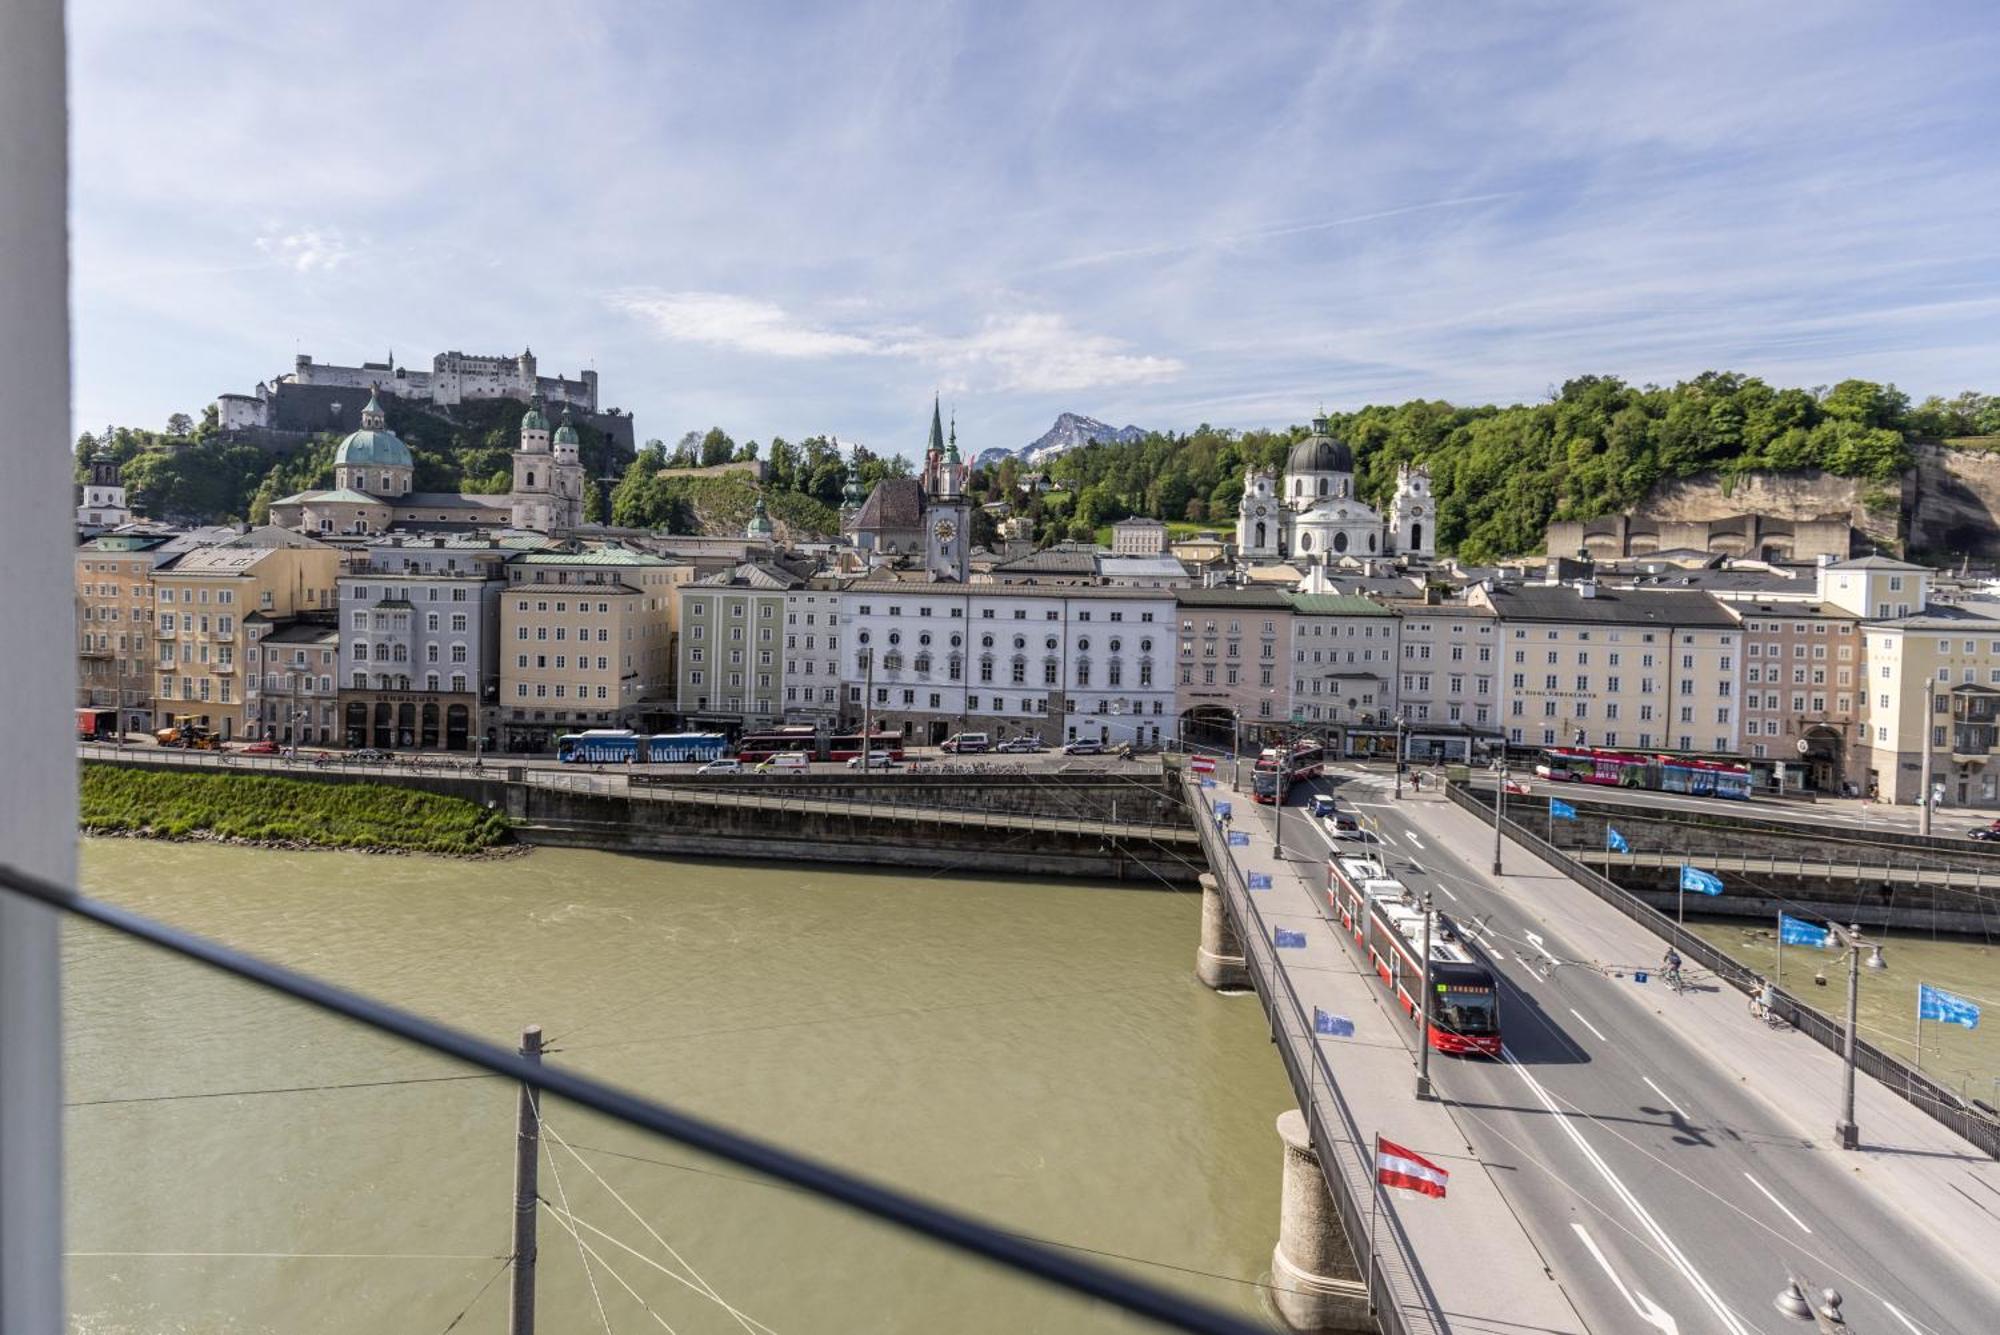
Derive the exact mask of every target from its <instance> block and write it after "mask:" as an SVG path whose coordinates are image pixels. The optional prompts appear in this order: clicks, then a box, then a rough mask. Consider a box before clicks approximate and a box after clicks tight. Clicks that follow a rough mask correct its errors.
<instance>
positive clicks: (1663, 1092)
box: [1639, 1075, 1687, 1117]
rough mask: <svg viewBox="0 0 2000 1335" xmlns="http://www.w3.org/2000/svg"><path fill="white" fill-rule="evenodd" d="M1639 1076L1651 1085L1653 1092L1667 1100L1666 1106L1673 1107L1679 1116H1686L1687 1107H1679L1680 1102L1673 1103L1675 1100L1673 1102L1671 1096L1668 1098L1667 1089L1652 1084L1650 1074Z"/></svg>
mask: <svg viewBox="0 0 2000 1335" xmlns="http://www.w3.org/2000/svg"><path fill="white" fill-rule="evenodd" d="M1639 1078H1640V1079H1641V1080H1643V1081H1645V1082H1646V1083H1647V1084H1648V1085H1652V1087H1653V1092H1654V1093H1655V1094H1658V1095H1659V1096H1660V1097H1661V1098H1663V1099H1666V1100H1667V1106H1668V1107H1669V1108H1672V1109H1673V1110H1674V1111H1675V1112H1677V1113H1679V1114H1680V1115H1681V1116H1683V1117H1686V1116H1687V1109H1686V1108H1683V1107H1681V1105H1680V1104H1678V1103H1675V1102H1674V1101H1673V1100H1672V1099H1671V1098H1668V1097H1667V1091H1666V1090H1664V1089H1661V1088H1660V1087H1659V1086H1658V1085H1654V1084H1653V1077H1652V1076H1650V1075H1642V1076H1640V1077H1639Z"/></svg>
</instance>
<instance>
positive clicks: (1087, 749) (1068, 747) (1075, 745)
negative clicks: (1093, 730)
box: [1063, 737, 1104, 756]
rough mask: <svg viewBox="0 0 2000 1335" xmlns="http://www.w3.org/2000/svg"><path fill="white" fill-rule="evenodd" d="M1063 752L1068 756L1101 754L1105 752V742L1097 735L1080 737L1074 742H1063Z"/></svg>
mask: <svg viewBox="0 0 2000 1335" xmlns="http://www.w3.org/2000/svg"><path fill="white" fill-rule="evenodd" d="M1063 754H1064V755H1066V756H1101V755H1103V754H1104V743H1103V742H1100V741H1098V740H1097V739H1096V738H1095V737H1079V738H1077V739H1076V740H1075V741H1073V742H1064V743H1063Z"/></svg>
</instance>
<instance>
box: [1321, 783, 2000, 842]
mask: <svg viewBox="0 0 2000 1335" xmlns="http://www.w3.org/2000/svg"><path fill="white" fill-rule="evenodd" d="M1353 772H1356V773H1360V772H1363V770H1362V768H1361V767H1358V766H1357V767H1354V769H1353ZM1382 775H1383V777H1385V778H1386V777H1387V776H1388V771H1387V767H1386V766H1385V767H1383V770H1382ZM1507 777H1508V778H1510V779H1511V780H1513V781H1514V782H1515V783H1518V784H1521V785H1523V786H1524V787H1526V788H1527V789H1528V791H1530V792H1532V793H1534V794H1536V795H1537V796H1543V797H1547V796H1555V797H1564V796H1570V797H1581V798H1588V799H1589V800H1590V801H1592V802H1599V803H1609V804H1612V805H1620V806H1638V807H1650V808H1654V809H1659V808H1667V809H1676V808H1678V809H1685V810H1689V811H1706V812H1710V813H1715V814H1720V815H1724V816H1747V817H1751V818H1754V819H1756V820H1773V821H1793V822H1796V823H1798V824H1801V825H1808V826H1812V827H1815V828H1825V827H1826V826H1829V825H1836V826H1851V827H1852V830H1851V831H1849V830H1843V831H1842V832H1843V833H1865V832H1866V831H1868V830H1887V831H1891V832H1893V833H1895V834H1920V833H1922V829H1923V809H1922V808H1921V807H1919V806H1917V805H1916V804H1915V803H1913V802H1912V803H1904V804H1903V805H1901V806H1897V805H1895V804H1893V803H1887V802H1871V801H1867V800H1865V799H1860V798H1851V797H1820V798H1816V799H1815V800H1813V801H1811V802H1807V801H1802V800H1794V799H1788V798H1778V797H1753V798H1751V799H1750V800H1749V801H1747V802H1732V801H1725V800H1722V799H1718V798H1713V797H1688V796H1686V795H1683V794H1678V793H1655V792H1643V791H1635V790H1632V789H1625V788H1611V787H1607V786H1604V785H1601V784H1594V783H1576V782H1573V781H1562V782H1551V781H1549V780H1547V779H1537V778H1535V777H1534V775H1532V774H1526V773H1523V772H1521V771H1519V770H1510V771H1508V776H1507ZM1996 814H2000V813H1996V812H1994V811H1992V810H1988V809H1984V808H1974V807H1956V806H1950V805H1944V806H1940V807H1938V808H1937V809H1936V810H1935V811H1934V812H1932V815H1931V834H1932V835H1933V836H1934V837H1936V838H1940V839H1963V838H1965V832H1966V831H1967V830H1970V829H1972V828H1973V827H1974V826H1977V825H1986V824H1989V823H1990V822H1991V821H1992V820H1993V818H1994V816H1995V815H1996Z"/></svg>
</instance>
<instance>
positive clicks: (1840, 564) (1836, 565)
mask: <svg viewBox="0 0 2000 1335" xmlns="http://www.w3.org/2000/svg"><path fill="white" fill-rule="evenodd" d="M1827 569H1828V570H1923V571H1928V570H1929V569H1930V567H1929V566H1919V565H1911V564H1910V563H1909V562H1908V561H1898V560H1897V559H1896V558H1895V557H1893V556H1883V555H1881V554H1880V553H1877V554H1875V555H1872V556H1857V557H1855V558H1853V559H1852V560H1848V561H1833V562H1829V563H1828V565H1827Z"/></svg>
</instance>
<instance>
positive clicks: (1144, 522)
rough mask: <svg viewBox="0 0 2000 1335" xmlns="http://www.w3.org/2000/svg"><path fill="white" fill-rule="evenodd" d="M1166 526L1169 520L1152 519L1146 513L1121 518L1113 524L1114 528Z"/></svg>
mask: <svg viewBox="0 0 2000 1335" xmlns="http://www.w3.org/2000/svg"><path fill="white" fill-rule="evenodd" d="M1166 526H1167V522H1166V521H1165V520H1164V519H1151V518H1148V517H1147V516H1145V515H1133V516H1132V517H1131V518H1130V519H1121V520H1119V521H1118V522H1117V523H1115V524H1113V525H1112V526H1111V527H1113V528H1165V527H1166Z"/></svg>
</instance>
